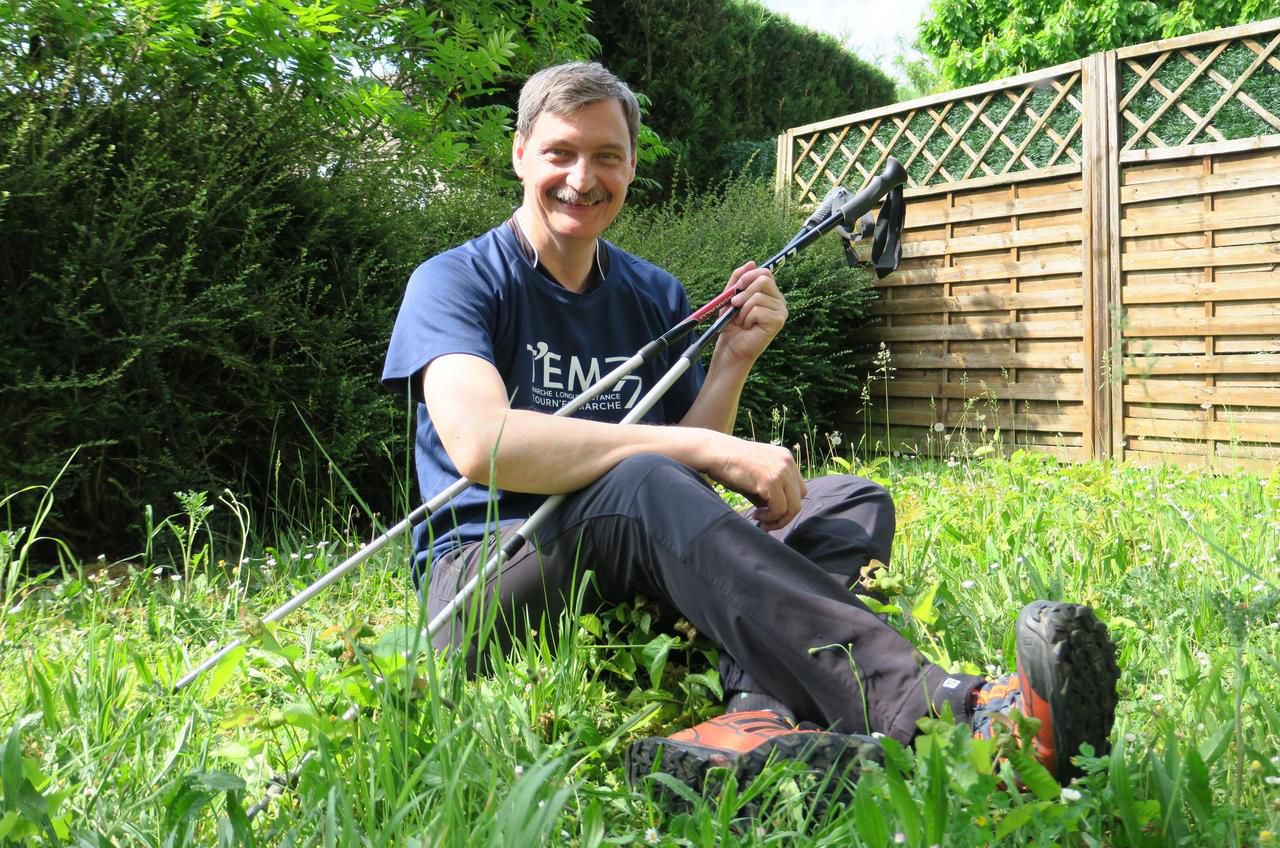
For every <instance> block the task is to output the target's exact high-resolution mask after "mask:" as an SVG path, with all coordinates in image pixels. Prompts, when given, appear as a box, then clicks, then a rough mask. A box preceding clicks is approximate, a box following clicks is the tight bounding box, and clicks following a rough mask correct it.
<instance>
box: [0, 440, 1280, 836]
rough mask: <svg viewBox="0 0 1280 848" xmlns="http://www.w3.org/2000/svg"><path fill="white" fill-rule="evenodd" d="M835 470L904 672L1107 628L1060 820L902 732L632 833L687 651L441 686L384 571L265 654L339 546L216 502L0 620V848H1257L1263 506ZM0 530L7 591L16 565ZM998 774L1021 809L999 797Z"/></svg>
mask: <svg viewBox="0 0 1280 848" xmlns="http://www.w3.org/2000/svg"><path fill="white" fill-rule="evenodd" d="M837 459H838V458H837ZM848 462H849V461H848V460H838V462H837V465H839V464H841V463H843V464H848ZM861 470H862V471H863V472H864V473H867V474H869V475H871V476H876V477H879V478H881V479H882V480H883V482H885V483H886V485H888V486H889V487H890V489H891V491H892V492H893V493H894V495H895V498H896V501H897V504H898V521H899V534H898V540H897V544H896V547H895V552H894V560H893V563H892V565H891V568H890V569H889V570H888V572H887V574H886V575H885V576H884V577H883V578H882V580H881V586H880V588H881V590H882V591H884V592H885V593H886V595H887V596H888V598H887V605H886V613H885V614H886V615H887V616H888V617H889V620H890V621H891V622H892V623H893V624H894V625H895V626H898V627H900V628H901V629H902V630H903V632H905V633H906V634H907V635H908V636H909V637H910V638H911V639H913V641H915V642H916V643H917V644H919V645H920V646H921V649H922V651H923V652H924V653H926V654H927V655H929V656H930V657H932V658H934V659H936V660H938V661H941V662H944V663H947V664H949V665H951V666H953V667H956V668H961V667H963V668H969V669H977V670H979V671H987V672H991V673H996V672H1000V671H1004V670H1008V669H1010V668H1011V667H1012V663H1013V647H1014V646H1013V641H1012V639H1013V629H1012V627H1013V620H1014V616H1015V614H1016V612H1017V610H1018V608H1019V607H1020V606H1021V605H1022V604H1023V603H1025V602H1026V601H1029V600H1031V599H1033V598H1038V597H1050V598H1069V599H1074V600H1080V601H1083V602H1086V603H1090V604H1093V605H1094V606H1095V607H1096V608H1097V609H1098V610H1099V614H1100V616H1101V618H1102V619H1103V620H1104V621H1105V622H1106V623H1107V624H1108V625H1109V627H1110V629H1111V632H1112V634H1113V636H1114V637H1115V639H1116V641H1117V643H1118V646H1119V652H1120V662H1121V666H1122V668H1123V669H1124V676H1123V678H1122V681H1121V684H1120V685H1121V696H1122V700H1121V707H1120V713H1119V716H1118V718H1117V722H1116V729H1115V733H1114V737H1113V738H1114V740H1115V746H1114V748H1113V750H1112V751H1111V752H1110V753H1108V754H1106V755H1104V756H1100V757H1097V758H1086V759H1085V761H1084V765H1085V768H1086V772H1087V775H1086V776H1085V777H1084V778H1082V779H1080V780H1078V781H1077V782H1076V783H1075V784H1074V785H1073V786H1071V787H1069V788H1068V789H1067V790H1063V791H1059V789H1058V787H1057V786H1056V784H1053V783H1052V782H1046V781H1044V780H1041V779H1039V777H1040V776H1041V775H1039V774H1038V772H1037V771H1036V769H1035V768H1034V766H1033V765H1032V764H1031V763H1029V762H1026V761H1025V759H1024V758H1022V757H1021V755H1020V754H1018V753H1017V752H1016V751H1014V752H1012V753H1009V752H1008V751H1006V754H1009V756H1007V757H1006V758H1005V759H1003V760H998V759H996V758H995V756H994V755H995V753H996V751H995V750H994V748H993V746H992V745H990V744H989V743H985V742H975V741H974V740H972V739H970V738H969V737H968V735H967V733H965V732H964V730H963V729H962V728H955V727H952V726H949V725H947V724H944V723H941V722H926V723H925V726H924V730H925V733H924V735H923V736H922V737H921V738H920V739H919V740H918V741H917V742H916V744H915V745H914V746H913V747H911V748H903V747H902V746H897V745H893V744H889V745H888V750H887V756H886V763H885V765H884V767H883V768H871V769H869V770H868V771H867V772H866V773H865V774H864V775H863V776H862V778H861V780H860V781H859V782H858V784H857V785H856V788H853V789H852V791H851V792H846V793H845V794H844V796H843V797H839V793H835V795H836V796H837V800H835V801H833V802H831V803H819V799H818V797H817V796H816V795H815V793H814V791H813V788H812V787H811V786H810V785H809V783H808V782H807V781H806V779H805V776H803V775H801V774H798V773H796V771H795V770H794V769H788V768H787V767H786V766H785V764H784V765H781V766H779V767H778V768H775V769H771V770H769V771H767V772H766V773H765V774H764V775H763V776H762V777H761V778H760V779H759V780H757V781H756V782H755V783H754V784H752V785H750V786H748V787H743V788H741V789H739V788H737V787H734V786H732V785H731V784H728V785H726V786H724V788H723V789H722V790H721V793H720V794H719V795H718V796H716V797H713V798H709V799H701V798H693V797H689V798H685V799H683V802H682V803H680V804H678V805H676V806H675V807H672V806H670V805H664V804H660V803H658V802H656V801H655V800H653V799H654V796H656V795H657V794H659V793H660V792H661V791H663V790H665V791H666V792H667V793H668V794H670V793H675V794H677V795H679V792H680V788H679V787H676V786H670V785H665V784H662V783H661V782H658V783H655V784H654V785H652V786H650V787H647V788H646V789H645V790H644V791H640V792H636V791H633V790H632V789H630V788H629V787H628V786H627V785H626V783H625V781H624V779H623V773H622V770H621V754H622V751H623V749H624V748H625V745H626V743H627V742H628V741H629V740H630V739H631V738H633V737H635V736H637V735H640V734H651V733H665V732H669V731H671V730H674V729H677V728H679V727H682V726H686V725H687V724H689V723H690V722H693V721H697V720H698V719H700V718H703V717H705V716H707V715H709V714H712V713H713V712H715V711H716V709H717V701H718V696H719V691H718V690H719V682H718V679H717V678H716V675H715V651H714V647H713V646H711V645H709V644H708V643H707V642H706V641H705V640H704V639H703V638H702V637H700V636H698V635H697V634H696V632H694V631H693V630H692V629H691V628H689V627H688V626H687V625H684V624H680V626H678V627H676V628H674V629H669V630H668V629H664V627H663V625H661V624H660V623H659V621H660V618H661V616H658V615H657V614H656V613H657V609H656V607H655V606H654V604H652V603H651V602H649V601H646V600H644V599H637V601H636V602H635V603H634V604H631V605H628V606H626V607H622V608H618V609H613V610H607V611H603V610H602V611H597V610H587V611H582V615H581V616H580V617H577V618H574V619H567V620H565V621H561V622H552V623H550V624H549V625H547V624H544V625H541V626H538V627H536V628H535V632H534V633H533V634H532V635H531V636H530V637H529V638H528V639H526V640H525V641H524V642H523V643H521V644H519V645H517V646H516V648H515V649H514V650H513V651H512V652H511V653H510V654H509V655H506V656H504V655H500V654H496V653H492V652H490V653H488V654H487V655H486V657H485V658H484V660H485V661H484V663H483V665H484V667H485V671H484V673H482V674H481V675H479V676H477V677H474V678H468V676H467V675H466V673H465V671H464V670H463V669H462V668H461V664H460V663H456V662H451V661H447V660H445V659H443V658H441V657H438V656H436V655H435V654H433V653H432V652H431V651H429V650H428V649H427V648H426V646H425V645H424V644H423V642H422V638H421V629H422V627H423V626H424V625H425V621H424V619H423V615H422V613H421V611H420V609H419V606H418V603H417V601H416V598H415V597H414V595H413V593H412V591H411V588H410V586H409V584H408V578H407V576H406V574H405V569H404V565H405V563H406V562H407V558H408V552H407V549H406V547H404V546H401V547H399V548H395V547H394V546H393V548H394V549H391V550H388V551H386V552H384V554H383V555H382V556H380V557H377V558H375V561H374V562H371V563H370V564H369V565H368V566H367V567H366V568H364V569H363V570H362V571H360V572H358V573H356V574H353V575H351V576H350V577H349V579H347V580H346V581H345V582H343V583H341V584H339V585H338V586H336V587H334V588H333V589H331V590H330V591H329V592H328V593H327V594H325V595H323V596H321V597H319V598H317V599H316V600H315V601H313V602H312V603H311V604H310V605H308V606H307V607H306V608H304V609H303V610H301V611H299V612H298V613H296V614H295V615H294V616H293V617H291V618H290V619H287V620H286V621H284V622H281V623H280V624H279V625H274V626H271V625H263V624H262V622H261V621H260V619H258V618H256V617H255V616H260V615H262V614H263V613H265V612H266V611H267V610H269V609H271V608H272V607H274V606H276V605H277V604H279V603H280V602H282V601H283V600H284V599H285V598H287V597H288V596H290V595H291V594H293V593H295V592H296V591H298V590H299V589H301V588H302V587H303V586H304V585H306V584H307V583H308V582H310V581H311V580H312V579H314V578H315V577H316V576H318V575H319V574H320V573H321V572H322V571H323V570H326V569H327V568H329V567H332V566H333V565H334V564H336V563H337V562H338V561H340V559H341V558H342V557H343V556H344V555H345V554H346V553H347V552H349V551H350V550H351V549H352V548H353V547H354V546H355V545H358V544H359V540H356V539H346V538H339V537H336V536H334V535H333V534H334V532H335V530H334V529H333V523H332V522H325V523H326V524H328V525H329V529H327V530H326V531H324V532H316V533H311V532H307V531H306V529H305V528H302V527H300V528H298V529H297V532H296V533H289V534H285V535H282V536H280V537H278V538H269V539H258V538H256V537H255V530H254V529H253V528H252V527H246V528H245V530H244V532H243V534H242V536H243V538H235V537H232V538H219V537H217V536H214V535H211V534H209V533H208V532H207V531H206V529H205V527H206V522H207V521H208V520H209V513H207V512H206V511H205V510H206V509H207V508H208V507H212V508H213V509H214V510H215V511H217V510H223V511H235V510H236V506H235V504H236V501H235V499H234V498H232V497H231V496H230V495H228V494H226V493H224V494H223V495H222V497H221V498H218V497H213V498H209V497H205V498H203V499H202V498H201V497H199V496H197V495H194V494H191V493H186V494H184V495H182V496H181V498H180V499H175V502H174V503H173V504H172V505H170V507H171V509H172V514H171V515H170V516H169V517H167V518H162V519H154V520H152V522H151V536H150V538H152V539H153V544H149V545H148V546H147V547H146V549H145V550H144V551H143V552H141V553H140V554H139V555H138V556H137V557H134V558H132V559H130V560H128V561H124V562H117V563H87V564H80V563H76V564H69V565H68V568H67V569H65V570H64V571H63V572H61V573H60V574H59V576H57V577H54V578H27V577H20V578H14V582H13V585H12V587H11V588H9V589H8V590H7V592H6V594H7V598H6V606H5V608H4V610H3V611H0V773H2V779H0V787H2V792H3V794H2V795H0V845H3V844H32V845H54V844H79V845H120V846H124V845H146V846H166V845H188V844H190V845H214V844H217V845H249V844H256V845H361V844H369V845H423V846H425V845H459V846H462V845H466V846H472V845H504V846H506V845H540V844H541V845H583V846H586V845H591V846H595V845H605V844H608V845H614V844H639V845H645V844H662V845H699V846H701V845H706V846H710V845H737V844H741V845H841V846H876V848H879V846H882V845H886V844H898V843H901V844H907V845H919V846H928V845H954V846H970V845H972V846H978V845H989V844H1008V845H1079V846H1100V845H1110V846H1148V845H1203V846H1221V845H1259V844H1268V843H1269V842H1270V841H1271V840H1273V839H1274V837H1273V836H1272V835H1271V834H1273V833H1276V832H1280V821H1278V819H1280V811H1278V807H1280V745H1278V744H1277V740H1280V708H1278V707H1277V704H1280V618H1278V611H1280V608H1278V604H1280V579H1277V574H1278V572H1280V477H1276V476H1273V477H1272V478H1270V479H1260V478H1256V477H1250V476H1244V475H1236V476H1231V477H1209V476H1198V475H1194V474H1190V473H1186V472H1183V471H1179V470H1176V469H1173V468H1157V469H1140V468H1134V467H1129V466H1124V465H1118V464H1097V463H1093V464H1085V465H1079V466H1066V465H1060V464H1058V463H1056V462H1054V461H1053V460H1051V459H1047V458H1045V457H1042V456H1036V455H1032V454H1024V453H1017V454H1014V455H1013V456H1012V457H1011V458H1008V459H1002V458H998V457H995V456H989V457H987V458H984V459H980V460H973V461H967V462H962V463H960V464H958V465H955V466H951V467H949V466H947V465H945V464H943V463H938V462H925V461H916V462H906V461H902V460H899V461H896V462H895V463H894V464H893V465H892V467H890V465H889V464H888V463H883V464H879V465H875V466H871V467H863V468H862V469H861ZM32 494H35V493H32ZM162 511H163V510H162ZM330 514H332V513H330ZM7 530H8V532H9V533H11V534H16V535H14V536H11V537H6V538H12V539H15V540H16V542H15V543H14V544H6V546H5V547H4V548H3V551H6V552H7V553H5V556H6V557H8V558H9V559H10V560H12V558H13V556H14V551H18V550H21V545H22V541H21V540H22V539H25V538H28V537H29V535H39V534H40V528H39V527H31V528H27V529H26V530H25V531H23V532H22V533H19V528H7ZM587 565H589V564H587ZM0 572H4V573H6V574H9V573H12V574H18V573H19V572H17V571H12V570H10V571H5V569H2V568H0ZM23 573H26V572H25V571H24V572H23ZM478 620H481V621H483V620H484V617H483V616H480V617H479V618H478ZM246 636H247V637H249V645H248V647H247V649H246V650H245V651H244V652H243V653H242V654H240V655H236V656H234V657H233V659H232V660H231V661H229V662H227V663H224V664H222V665H220V666H218V667H217V668H215V669H214V670H213V671H211V672H210V673H209V674H208V675H207V676H206V678H204V679H202V680H201V681H200V682H198V683H197V684H196V685H195V686H193V687H191V689H190V690H188V691H184V692H182V693H180V694H177V695H173V694H170V687H171V685H172V683H173V681H174V680H176V679H177V678H178V677H179V676H180V675H181V674H182V673H183V672H184V671H185V670H186V669H187V668H189V667H190V666H191V665H193V664H194V663H196V662H198V661H200V660H202V659H203V658H204V657H206V656H207V655H208V654H210V653H211V652H212V651H213V650H215V649H216V648H217V647H218V646H220V645H221V644H224V643H226V642H228V641H230V640H231V639H233V638H237V637H246ZM557 643H558V644H557ZM353 706H355V707H358V709H357V711H356V717H355V718H354V719H353V720H345V719H344V718H343V714H344V713H345V712H346V711H347V710H348V709H349V708H351V707H353ZM309 751H315V752H316V753H315V755H313V756H312V757H311V758H310V759H309V760H307V761H306V764H305V766H304V767H303V769H302V773H301V777H300V779H299V780H298V781H297V784H296V785H295V786H293V787H290V788H288V789H286V790H285V791H283V792H280V793H279V795H278V797H276V798H275V799H274V800H273V801H272V803H271V804H270V805H269V806H268V807H267V809H266V810H265V811H264V812H263V813H262V814H260V815H259V816H257V817H256V818H255V819H254V820H253V821H252V822H250V821H249V820H248V818H247V815H246V811H247V810H248V808H249V807H250V806H251V805H252V804H253V803H254V802H255V801H257V800H258V799H259V798H260V797H262V795H263V794H264V793H265V792H267V790H268V789H269V787H271V785H272V784H271V780H272V777H273V775H279V774H283V773H286V772H288V771H289V770H290V769H292V768H294V767H295V766H296V765H297V764H298V763H299V762H300V761H302V758H303V757H305V756H306V754H307V752H309ZM1014 765H1018V766H1021V770H1020V772H1021V774H1022V777H1023V780H1024V782H1025V783H1026V784H1027V785H1028V786H1029V787H1030V788H1029V790H1028V791H1026V792H1018V791H1015V790H1014V789H1012V788H1011V787H1013V786H1015V785H1017V784H1016V782H1015V780H1014V779H1013V772H1012V771H1011V769H1012V768H1013V766H1014ZM828 797H831V796H828Z"/></svg>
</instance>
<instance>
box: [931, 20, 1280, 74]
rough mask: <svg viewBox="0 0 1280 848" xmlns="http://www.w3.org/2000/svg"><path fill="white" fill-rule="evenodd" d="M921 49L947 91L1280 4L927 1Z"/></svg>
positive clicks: (1184, 31) (1197, 29)
mask: <svg viewBox="0 0 1280 848" xmlns="http://www.w3.org/2000/svg"><path fill="white" fill-rule="evenodd" d="M929 8H930V12H931V14H930V16H929V17H927V18H926V19H925V20H924V21H922V22H921V24H920V29H919V34H920V39H919V44H920V48H921V49H922V50H924V51H925V52H926V53H928V54H929V55H930V56H932V57H933V59H934V60H935V62H936V63H937V66H938V69H939V70H940V71H941V73H942V75H943V77H944V78H945V79H946V80H947V81H948V82H950V83H951V84H952V85H953V86H956V87H960V86H966V85H973V84H976V83H980V82H986V81H987V80H993V79H999V78H1000V77H1006V76H1012V75H1014V74H1019V73H1023V72H1026V71H1034V70H1037V69H1039V68H1046V67H1050V66H1052V65H1057V64H1061V63H1063V62H1069V61H1072V60H1073V59H1079V58H1081V57H1084V56H1089V55H1091V54H1093V53H1100V52H1102V51H1104V50H1112V49H1114V48H1117V47H1124V46H1126V45H1130V44H1141V43H1143V42H1145V41H1154V40H1156V39H1160V38H1172V37H1174V36H1179V35H1187V34H1190V33H1195V32H1201V31H1204V30H1209V29H1216V28H1218V27H1224V26H1232V25H1234V24H1241V23H1248V22H1250V21H1256V20H1263V19H1266V18H1271V17H1276V16H1278V15H1280V0H1178V2H1157V0H1087V2H1086V0H932V2H931V3H930V6H929Z"/></svg>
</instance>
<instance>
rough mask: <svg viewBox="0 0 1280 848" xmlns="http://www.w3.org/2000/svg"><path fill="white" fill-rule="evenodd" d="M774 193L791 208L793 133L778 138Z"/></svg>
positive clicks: (784, 133) (785, 132)
mask: <svg viewBox="0 0 1280 848" xmlns="http://www.w3.org/2000/svg"><path fill="white" fill-rule="evenodd" d="M773 192H774V194H776V195H777V197H778V200H780V201H782V202H783V203H784V204H786V205H788V206H790V203H789V201H790V199H791V133H790V132H789V131H787V130H784V131H783V132H782V133H781V134H780V135H779V136H778V155H777V157H776V158H775V159H774V163H773Z"/></svg>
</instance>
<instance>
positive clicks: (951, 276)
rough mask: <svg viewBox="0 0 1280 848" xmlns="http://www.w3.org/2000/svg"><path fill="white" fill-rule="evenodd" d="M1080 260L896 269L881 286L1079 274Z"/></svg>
mask: <svg viewBox="0 0 1280 848" xmlns="http://www.w3.org/2000/svg"><path fill="white" fill-rule="evenodd" d="M1082 267H1083V263H1082V261H1081V258H1080V256H1079V255H1075V256H1055V257H1053V258H1052V259H1024V260H1022V261H1020V262H984V263H982V264H981V265H977V264H974V265H957V266H955V267H947V268H921V269H918V270H913V271H898V272H897V273H895V274H892V275H891V276H889V277H886V278H885V279H884V280H881V281H880V282H881V284H882V285H884V286H909V285H913V284H919V283H976V282H981V281H983V280H999V279H1002V278H1005V277H1047V276H1056V275H1059V274H1079V273H1080V270H1081V268H1082Z"/></svg>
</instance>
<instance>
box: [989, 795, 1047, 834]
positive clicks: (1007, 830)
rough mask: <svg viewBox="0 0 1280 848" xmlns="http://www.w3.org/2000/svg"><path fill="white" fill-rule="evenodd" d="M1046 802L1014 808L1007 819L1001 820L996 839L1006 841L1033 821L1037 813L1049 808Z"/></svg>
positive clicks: (1006, 816)
mask: <svg viewBox="0 0 1280 848" xmlns="http://www.w3.org/2000/svg"><path fill="white" fill-rule="evenodd" d="M1047 806H1048V804H1046V803H1045V802H1044V801H1037V802H1035V803H1031V804H1023V805H1022V806H1021V807H1014V808H1013V809H1012V810H1010V811H1009V812H1008V813H1007V814H1005V817H1004V818H1002V819H1000V824H999V825H998V826H997V827H996V839H998V840H999V839H1004V838H1005V837H1006V836H1008V835H1009V834H1011V833H1013V832H1014V831H1015V830H1017V829H1018V828H1020V827H1022V826H1023V825H1024V824H1026V823H1027V822H1029V821H1031V819H1032V817H1033V816H1035V814H1036V813H1038V812H1040V811H1041V810H1043V809H1044V808H1045V807H1047Z"/></svg>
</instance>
